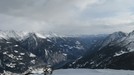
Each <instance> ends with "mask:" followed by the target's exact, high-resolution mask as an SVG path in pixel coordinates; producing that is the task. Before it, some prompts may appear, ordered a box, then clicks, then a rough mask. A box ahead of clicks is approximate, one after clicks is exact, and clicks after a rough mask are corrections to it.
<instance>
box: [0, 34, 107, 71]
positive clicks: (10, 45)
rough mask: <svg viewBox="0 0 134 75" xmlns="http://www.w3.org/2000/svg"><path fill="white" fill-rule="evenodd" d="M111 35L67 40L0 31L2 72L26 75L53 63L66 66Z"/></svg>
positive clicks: (58, 66)
mask: <svg viewBox="0 0 134 75" xmlns="http://www.w3.org/2000/svg"><path fill="white" fill-rule="evenodd" d="M106 36H107V35H97V36H93V35H92V36H89V35H88V36H76V37H65V36H58V35H56V34H49V35H46V34H44V33H43V32H17V31H0V57H1V58H0V70H1V71H2V70H6V71H10V72H15V73H16V72H17V73H20V72H24V71H26V70H27V69H28V68H29V67H37V66H40V65H45V64H50V65H52V66H53V67H54V68H60V67H63V66H64V65H65V64H67V63H70V62H73V61H75V60H76V59H78V58H80V57H82V56H83V55H85V53H86V52H87V51H88V52H90V54H92V53H93V52H94V51H93V50H90V48H91V47H92V46H93V45H94V44H95V43H97V42H98V41H100V40H103V39H104V38H105V37H106Z"/></svg>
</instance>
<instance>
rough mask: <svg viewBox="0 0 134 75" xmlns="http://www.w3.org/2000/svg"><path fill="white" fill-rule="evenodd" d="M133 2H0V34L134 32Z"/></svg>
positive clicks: (83, 0) (130, 0) (77, 0)
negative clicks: (7, 32) (22, 32)
mask: <svg viewBox="0 0 134 75" xmlns="http://www.w3.org/2000/svg"><path fill="white" fill-rule="evenodd" d="M133 3H134V0H0V30H17V31H44V32H46V33H49V32H54V33H57V34H62V35H73V34H103V33H112V32H115V31H124V32H130V31H132V30H134V4H133Z"/></svg>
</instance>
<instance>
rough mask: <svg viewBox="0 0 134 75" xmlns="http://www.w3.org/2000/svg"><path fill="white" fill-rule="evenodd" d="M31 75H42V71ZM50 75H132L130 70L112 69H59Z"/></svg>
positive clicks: (133, 73) (133, 72)
mask: <svg viewBox="0 0 134 75" xmlns="http://www.w3.org/2000/svg"><path fill="white" fill-rule="evenodd" d="M32 75H43V74H42V71H40V70H39V71H38V73H35V74H32ZM52 75H134V71H132V70H113V69H60V70H55V71H54V72H53V74H52Z"/></svg>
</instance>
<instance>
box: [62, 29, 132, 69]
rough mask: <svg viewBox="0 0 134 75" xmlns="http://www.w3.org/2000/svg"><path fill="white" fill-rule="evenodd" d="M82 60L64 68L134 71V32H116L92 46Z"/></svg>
mask: <svg viewBox="0 0 134 75" xmlns="http://www.w3.org/2000/svg"><path fill="white" fill-rule="evenodd" d="M92 49H93V50H95V52H94V53H92V54H90V51H89V52H86V54H85V55H84V56H82V57H81V58H79V59H77V60H75V61H73V62H71V63H68V64H66V65H65V66H64V68H69V67H71V68H110V69H127V70H128V69H131V70H134V60H133V58H134V31H132V32H130V33H128V34H127V33H124V32H115V33H113V34H110V35H109V36H107V37H106V38H105V39H104V40H101V41H100V42H98V43H96V44H95V45H94V46H92Z"/></svg>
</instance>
